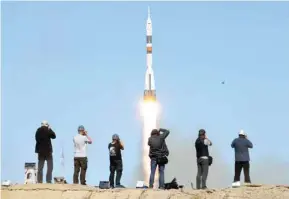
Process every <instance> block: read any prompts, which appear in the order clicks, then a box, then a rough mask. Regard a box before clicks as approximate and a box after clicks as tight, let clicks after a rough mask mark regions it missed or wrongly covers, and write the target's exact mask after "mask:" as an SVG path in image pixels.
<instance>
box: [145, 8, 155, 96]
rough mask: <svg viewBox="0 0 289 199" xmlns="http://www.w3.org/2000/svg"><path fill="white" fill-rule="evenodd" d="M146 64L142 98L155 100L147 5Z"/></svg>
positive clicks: (150, 33) (149, 15)
mask: <svg viewBox="0 0 289 199" xmlns="http://www.w3.org/2000/svg"><path fill="white" fill-rule="evenodd" d="M146 51H147V54H146V64H147V70H146V74H145V89H144V100H145V101H147V100H149V101H156V88H155V79H154V72H153V68H152V62H153V60H152V58H153V57H152V20H151V14H150V8H149V7H148V18H147V22H146Z"/></svg>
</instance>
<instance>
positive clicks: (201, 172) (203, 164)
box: [196, 158, 209, 189]
mask: <svg viewBox="0 0 289 199" xmlns="http://www.w3.org/2000/svg"><path fill="white" fill-rule="evenodd" d="M197 163H198V174H197V177H196V188H197V189H200V188H202V189H204V188H207V184H206V181H207V177H208V173H209V160H208V159H203V158H199V159H198V160H197ZM201 184H202V186H201Z"/></svg>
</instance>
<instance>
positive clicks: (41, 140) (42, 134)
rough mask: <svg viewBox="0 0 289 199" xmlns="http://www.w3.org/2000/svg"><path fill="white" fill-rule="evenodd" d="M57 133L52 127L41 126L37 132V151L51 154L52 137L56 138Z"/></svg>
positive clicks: (42, 153)
mask: <svg viewBox="0 0 289 199" xmlns="http://www.w3.org/2000/svg"><path fill="white" fill-rule="evenodd" d="M55 138H56V135H55V133H54V131H53V130H52V129H49V128H48V127H46V126H42V127H39V128H38V129H37V131H36V134H35V140H36V146H35V153H38V154H41V155H49V154H51V153H52V152H53V150H52V144H51V139H55Z"/></svg>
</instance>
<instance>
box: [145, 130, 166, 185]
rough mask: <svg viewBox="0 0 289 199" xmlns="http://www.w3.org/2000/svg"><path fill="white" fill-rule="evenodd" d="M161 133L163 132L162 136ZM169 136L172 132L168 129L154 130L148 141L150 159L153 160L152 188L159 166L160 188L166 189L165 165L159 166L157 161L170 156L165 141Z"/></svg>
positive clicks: (150, 183)
mask: <svg viewBox="0 0 289 199" xmlns="http://www.w3.org/2000/svg"><path fill="white" fill-rule="evenodd" d="M160 132H162V134H161V133H160ZM169 134H170V131H169V130H167V129H162V128H160V129H159V130H157V129H153V130H152V132H151V137H150V138H149V140H148V145H149V146H150V151H149V157H150V159H151V174H150V182H149V187H150V188H153V185H154V180H155V172H156V169H157V166H158V168H159V188H161V189H164V188H165V173H164V172H165V164H159V163H158V161H157V160H158V158H161V157H164V156H165V157H167V156H168V155H169V150H168V148H167V145H166V142H165V139H166V137H168V135H169Z"/></svg>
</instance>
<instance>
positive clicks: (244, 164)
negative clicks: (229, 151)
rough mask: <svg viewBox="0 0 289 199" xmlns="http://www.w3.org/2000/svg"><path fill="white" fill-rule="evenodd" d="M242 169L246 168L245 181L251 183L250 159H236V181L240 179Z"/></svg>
mask: <svg viewBox="0 0 289 199" xmlns="http://www.w3.org/2000/svg"><path fill="white" fill-rule="evenodd" d="M242 169H244V176H245V183H251V179H250V163H249V161H235V176H234V182H239V181H240V176H241V172H242Z"/></svg>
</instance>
